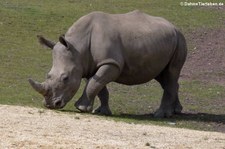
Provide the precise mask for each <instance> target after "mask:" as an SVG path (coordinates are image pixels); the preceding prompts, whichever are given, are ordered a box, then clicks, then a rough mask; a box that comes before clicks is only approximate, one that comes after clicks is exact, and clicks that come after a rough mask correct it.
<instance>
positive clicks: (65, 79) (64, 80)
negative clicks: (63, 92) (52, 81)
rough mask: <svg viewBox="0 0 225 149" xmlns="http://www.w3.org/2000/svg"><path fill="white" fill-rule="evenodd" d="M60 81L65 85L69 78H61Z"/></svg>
mask: <svg viewBox="0 0 225 149" xmlns="http://www.w3.org/2000/svg"><path fill="white" fill-rule="evenodd" d="M61 80H62V81H63V82H64V83H66V82H67V81H68V80H69V77H68V76H62V77H61Z"/></svg>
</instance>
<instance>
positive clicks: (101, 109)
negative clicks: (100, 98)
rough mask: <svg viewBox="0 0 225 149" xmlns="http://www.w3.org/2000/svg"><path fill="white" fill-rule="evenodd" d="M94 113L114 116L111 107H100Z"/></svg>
mask: <svg viewBox="0 0 225 149" xmlns="http://www.w3.org/2000/svg"><path fill="white" fill-rule="evenodd" d="M92 113H94V114H99V115H106V116H110V115H112V112H111V110H110V109H109V107H102V106H100V107H99V108H97V109H95V110H93V111H92Z"/></svg>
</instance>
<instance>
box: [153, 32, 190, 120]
mask: <svg viewBox="0 0 225 149" xmlns="http://www.w3.org/2000/svg"><path fill="white" fill-rule="evenodd" d="M178 35H179V37H180V38H179V40H178V45H177V48H176V51H175V53H174V55H173V57H172V59H171V61H170V62H169V64H168V65H167V67H166V68H165V69H164V70H163V71H162V72H161V73H160V74H159V75H158V76H157V77H156V78H155V79H156V80H157V81H158V82H159V83H160V85H161V86H162V88H163V90H164V92H163V97H162V101H161V105H160V107H159V109H158V110H157V111H156V112H155V114H154V116H155V117H159V118H162V117H171V116H172V115H174V114H179V113H181V111H182V109H183V108H182V106H181V104H180V101H179V98H178V90H179V84H178V79H179V76H180V72H181V69H182V67H183V65H184V62H185V59H186V55H187V47H186V43H185V39H184V37H183V35H182V34H181V33H179V32H178Z"/></svg>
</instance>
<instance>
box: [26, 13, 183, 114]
mask: <svg viewBox="0 0 225 149" xmlns="http://www.w3.org/2000/svg"><path fill="white" fill-rule="evenodd" d="M38 38H39V42H40V43H41V44H43V45H45V46H47V47H49V48H51V49H52V57H53V66H52V68H51V71H50V72H49V73H48V75H47V79H46V81H45V82H43V83H38V82H36V81H33V80H32V79H29V82H30V84H31V85H32V87H33V88H34V89H35V90H36V91H38V92H39V93H41V94H42V95H43V96H44V97H45V100H44V105H45V106H46V107H47V108H51V109H59V108H63V107H64V106H65V105H66V103H67V102H68V101H70V100H71V99H72V97H73V96H74V95H75V93H76V92H77V90H78V88H79V86H80V82H81V79H82V78H86V79H87V80H88V81H87V83H86V87H85V89H84V91H83V95H82V96H81V97H80V99H79V100H78V101H77V102H76V103H75V107H76V108H77V109H79V110H80V111H82V112H91V111H92V107H93V103H94V98H95V97H96V96H98V97H99V99H100V101H101V105H100V107H99V108H98V109H96V110H95V111H94V112H95V113H99V114H104V115H110V114H111V111H110V109H109V105H108V98H109V93H108V90H107V88H106V85H107V84H108V83H109V82H117V83H121V84H126V85H135V84H142V83H145V82H148V81H150V80H152V79H155V80H157V81H158V82H159V83H160V85H161V86H162V89H163V90H164V92H163V97H162V101H161V105H160V107H159V109H158V110H157V111H156V112H155V116H156V117H170V116H172V115H173V114H176V113H180V112H181V110H182V106H181V104H180V101H179V99H178V88H179V85H178V78H179V75H180V71H181V69H182V66H183V64H184V62H185V59H186V54H187V47H186V42H185V39H184V37H183V35H182V34H181V33H180V32H179V31H178V30H177V29H176V28H175V27H174V26H173V25H172V24H171V23H169V22H168V21H166V20H165V19H163V18H160V17H153V16H150V15H147V14H145V13H142V12H140V11H133V12H129V13H126V14H106V13H102V12H93V13H90V14H88V15H86V16H83V17H82V18H80V19H79V20H78V21H77V22H75V23H74V24H73V25H72V26H71V27H70V28H69V30H68V31H67V32H66V34H65V36H61V37H60V38H59V42H57V43H54V42H52V41H49V40H47V39H45V38H44V37H41V36H38Z"/></svg>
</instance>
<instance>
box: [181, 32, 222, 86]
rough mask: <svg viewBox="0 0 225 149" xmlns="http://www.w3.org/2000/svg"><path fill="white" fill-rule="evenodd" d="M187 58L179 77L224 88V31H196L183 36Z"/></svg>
mask: <svg viewBox="0 0 225 149" xmlns="http://www.w3.org/2000/svg"><path fill="white" fill-rule="evenodd" d="M185 37H186V40H187V43H188V45H190V46H189V47H188V50H189V51H188V56H187V60H186V62H185V65H184V68H183V71H182V73H181V75H182V76H181V77H182V78H183V79H191V80H201V81H205V82H210V83H216V84H220V85H224V86H225V29H204V28H201V29H196V30H194V31H191V32H190V33H188V34H187V35H185Z"/></svg>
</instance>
